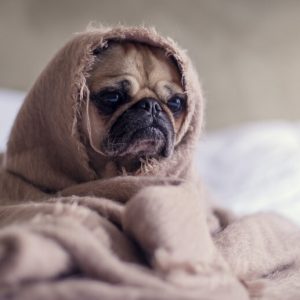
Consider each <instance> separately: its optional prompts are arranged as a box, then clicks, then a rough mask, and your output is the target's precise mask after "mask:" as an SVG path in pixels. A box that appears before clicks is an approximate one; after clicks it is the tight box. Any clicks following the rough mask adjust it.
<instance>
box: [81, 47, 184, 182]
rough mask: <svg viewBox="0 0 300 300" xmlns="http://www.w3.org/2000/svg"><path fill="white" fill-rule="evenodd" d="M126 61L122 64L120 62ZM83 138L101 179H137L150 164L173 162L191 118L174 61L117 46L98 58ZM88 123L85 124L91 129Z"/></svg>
mask: <svg viewBox="0 0 300 300" xmlns="http://www.w3.org/2000/svg"><path fill="white" fill-rule="evenodd" d="M120 58H122V59H120ZM88 87H89V90H90V105H89V106H88V109H89V112H88V114H84V115H85V116H89V118H90V119H91V123H92V124H93V127H92V128H90V132H89V130H88V128H87V126H85V127H84V136H88V137H89V139H90V140H89V141H86V146H87V148H88V153H89V156H90V158H91V160H92V164H93V166H94V167H95V168H96V171H97V173H98V175H99V176H100V177H101V178H110V177H114V176H116V175H118V173H120V171H121V172H126V174H133V175H136V174H137V173H138V172H139V171H140V169H141V166H142V165H143V164H145V163H147V162H149V161H150V160H153V159H154V160H160V159H162V158H167V157H170V156H171V155H172V153H173V150H174V145H175V140H176V134H177V132H178V131H179V129H180V127H181V125H182V123H183V120H184V118H185V115H186V95H185V93H184V90H183V87H182V84H181V77H180V73H179V70H178V67H177V65H176V64H175V62H174V61H173V60H172V59H171V58H170V57H168V56H167V55H166V53H165V51H163V50H162V49H159V48H155V47H151V46H148V45H144V44H141V43H133V42H123V43H117V42H112V43H110V44H109V45H108V47H106V48H105V49H104V50H101V51H100V52H99V53H96V62H95V64H94V68H93V70H92V71H91V73H90V77H89V79H88ZM87 123H88V122H87V120H84V122H83V124H87Z"/></svg>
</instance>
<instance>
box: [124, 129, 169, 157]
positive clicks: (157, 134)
mask: <svg viewBox="0 0 300 300" xmlns="http://www.w3.org/2000/svg"><path fill="white" fill-rule="evenodd" d="M165 146H166V139H165V136H164V134H163V133H162V132H161V131H160V130H159V129H158V128H155V127H148V128H145V129H139V130H137V131H136V132H135V133H134V134H133V136H132V137H131V139H130V142H129V143H128V146H127V148H125V150H124V151H122V152H121V153H119V156H120V157H123V156H135V157H137V158H140V157H156V156H159V155H161V154H162V152H163V149H164V148H165Z"/></svg>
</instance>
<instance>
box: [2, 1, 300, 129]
mask: <svg viewBox="0 0 300 300" xmlns="http://www.w3.org/2000/svg"><path fill="white" fill-rule="evenodd" d="M91 21H95V22H96V23H97V22H101V23H103V24H108V25H113V24H118V23H122V24H128V25H139V24H146V25H154V26H155V27H156V28H157V29H158V31H159V32H161V33H163V34H164V35H167V36H171V37H172V38H174V39H175V40H177V41H178V43H179V44H180V45H181V46H182V47H184V48H186V49H187V50H188V52H189V54H190V56H191V57H192V59H193V61H194V62H195V64H196V67H197V69H198V72H199V74H200V78H201V81H202V85H203V88H204V91H205V95H206V99H207V116H206V119H207V128H208V130H212V129H217V128H222V127H226V126H231V125H237V124H240V123H241V122H247V121H257V120H269V119H289V120H297V119H299V117H300V101H299V96H300V1H298V0H285V1H282V0H226V1H224V0H185V1H175V0H151V1H150V0H147V1H145V0H126V1H124V0H123V1H121V0H85V1H81V0H51V1H41V0H19V1H17V0H6V1H5V0H0V88H7V89H16V90H21V91H28V89H29V88H30V86H31V85H32V84H33V82H34V80H35V79H36V78H37V76H38V75H39V73H40V72H41V70H42V69H43V68H44V66H45V65H46V64H47V62H48V61H49V60H50V58H51V57H52V56H53V54H54V53H55V52H56V51H57V50H58V49H59V48H60V47H61V46H62V45H63V44H64V43H65V42H66V41H67V40H68V39H70V37H71V36H72V34H73V33H74V32H78V31H82V30H84V29H85V27H86V26H87V24H88V23H89V22H91Z"/></svg>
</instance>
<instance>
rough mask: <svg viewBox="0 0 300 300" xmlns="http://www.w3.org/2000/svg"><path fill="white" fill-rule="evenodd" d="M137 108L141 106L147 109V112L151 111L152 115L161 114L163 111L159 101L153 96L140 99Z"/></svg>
mask: <svg viewBox="0 0 300 300" xmlns="http://www.w3.org/2000/svg"><path fill="white" fill-rule="evenodd" d="M136 107H137V108H141V109H144V110H146V111H147V112H149V113H151V114H152V115H156V114H159V113H160V112H161V111H162V108H161V106H160V104H159V102H158V101H157V100H156V99H153V98H144V99H142V100H140V101H139V102H138V103H137V104H136Z"/></svg>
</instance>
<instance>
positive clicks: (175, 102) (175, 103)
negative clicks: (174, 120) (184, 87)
mask: <svg viewBox="0 0 300 300" xmlns="http://www.w3.org/2000/svg"><path fill="white" fill-rule="evenodd" d="M183 104H184V101H183V99H182V98H180V97H179V96H174V97H172V98H171V99H170V100H169V101H168V107H169V109H170V110H171V111H172V112H173V113H174V114H178V113H180V112H181V111H182V110H183Z"/></svg>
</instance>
